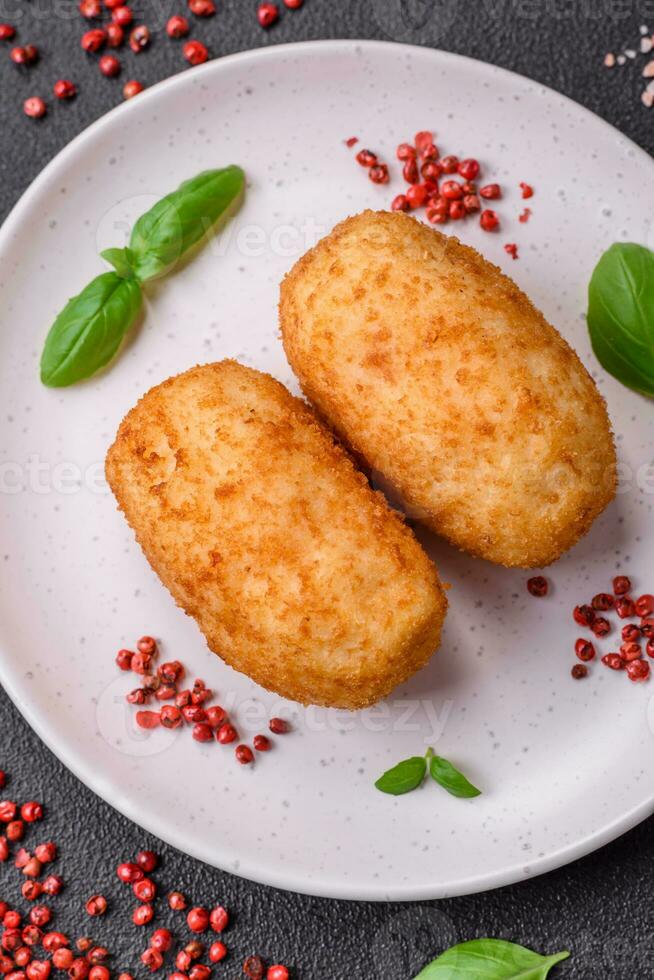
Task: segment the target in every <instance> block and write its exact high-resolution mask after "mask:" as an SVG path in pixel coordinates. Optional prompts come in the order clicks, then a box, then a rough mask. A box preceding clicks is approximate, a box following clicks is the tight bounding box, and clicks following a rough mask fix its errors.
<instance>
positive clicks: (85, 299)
mask: <svg viewBox="0 0 654 980" xmlns="http://www.w3.org/2000/svg"><path fill="white" fill-rule="evenodd" d="M141 302H142V297H141V287H140V286H139V284H138V282H136V280H134V279H122V278H121V277H120V276H119V275H118V274H117V273H115V272H105V273H104V274H103V275H101V276H98V277H97V278H96V279H94V280H93V281H92V282H90V283H89V284H88V286H87V287H86V289H84V290H82V292H81V293H80V294H79V295H78V296H74V297H73V299H71V300H69V301H68V303H67V304H66V306H65V307H64V309H63V310H62V311H61V313H60V314H59V316H58V317H57V319H56V320H55V322H54V323H53V325H52V327H51V328H50V332H49V334H48V336H47V338H46V342H45V347H44V349H43V354H42V356H41V381H42V382H43V384H44V385H48V386H49V387H50V388H61V387H64V386H65V385H71V384H73V383H74V382H75V381H81V380H82V379H83V378H88V377H90V376H91V375H92V374H95V372H96V371H98V370H99V369H100V368H101V367H104V365H105V364H107V363H108V362H109V361H110V360H111V359H112V357H113V356H114V354H115V353H116V351H117V350H118V348H119V347H120V344H121V342H122V340H123V337H124V336H125V334H126V333H127V331H128V330H129V328H130V327H131V326H132V324H133V323H134V320H135V319H136V317H137V315H138V312H139V310H140V308H141Z"/></svg>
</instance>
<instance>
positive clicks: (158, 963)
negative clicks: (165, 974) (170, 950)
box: [141, 948, 163, 973]
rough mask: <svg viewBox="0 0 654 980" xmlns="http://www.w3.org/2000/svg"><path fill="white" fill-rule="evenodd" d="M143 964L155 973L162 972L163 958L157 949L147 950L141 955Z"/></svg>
mask: <svg viewBox="0 0 654 980" xmlns="http://www.w3.org/2000/svg"><path fill="white" fill-rule="evenodd" d="M141 963H143V965H144V966H147V968H148V969H149V970H150V972H151V973H154V972H155V970H160V969H161V967H162V966H163V956H162V955H161V953H160V952H159V950H157V949H152V948H149V949H146V950H145V951H144V952H143V953H141Z"/></svg>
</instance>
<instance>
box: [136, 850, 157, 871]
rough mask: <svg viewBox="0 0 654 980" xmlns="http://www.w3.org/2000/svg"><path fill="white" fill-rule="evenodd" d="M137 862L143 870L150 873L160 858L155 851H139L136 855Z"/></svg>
mask: <svg viewBox="0 0 654 980" xmlns="http://www.w3.org/2000/svg"><path fill="white" fill-rule="evenodd" d="M136 863H137V865H138V866H139V868H140V869H141V870H142V871H145V873H146V874H150V872H151V871H154V869H155V868H156V867H157V865H158V864H159V858H158V857H157V855H156V854H155V853H154V851H139V852H138V854H137V855H136Z"/></svg>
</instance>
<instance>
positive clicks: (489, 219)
mask: <svg viewBox="0 0 654 980" xmlns="http://www.w3.org/2000/svg"><path fill="white" fill-rule="evenodd" d="M479 224H480V225H481V227H482V228H483V229H484V231H495V230H496V229H497V228H499V226H500V219H499V218H498V217H497V213H496V212H495V211H491V210H490V209H488V210H486V211H482V212H481V217H480V218H479Z"/></svg>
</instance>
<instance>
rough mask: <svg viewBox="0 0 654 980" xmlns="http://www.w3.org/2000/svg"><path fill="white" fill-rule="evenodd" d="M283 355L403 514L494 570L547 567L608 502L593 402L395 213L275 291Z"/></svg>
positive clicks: (459, 264)
mask: <svg viewBox="0 0 654 980" xmlns="http://www.w3.org/2000/svg"><path fill="white" fill-rule="evenodd" d="M280 317H281V328H282V338H283V342H284V347H285V350H286V354H287V356H288V359H289V361H290V362H291V365H292V367H293V369H294V371H295V373H296V374H297V376H298V378H299V380H300V383H301V385H302V388H303V390H304V392H305V394H306V395H307V396H308V398H309V399H310V400H311V402H312V403H313V404H314V406H315V407H316V408H317V410H318V411H319V413H320V414H321V415H322V417H323V418H324V419H325V420H326V421H327V422H328V423H329V424H330V425H331V426H333V428H334V429H335V431H336V432H337V433H338V434H339V435H340V437H341V439H342V440H343V441H344V442H345V443H346V444H347V445H348V446H349V447H350V448H351V450H352V451H353V452H354V453H355V454H357V456H359V457H361V458H362V459H363V460H364V461H365V462H366V464H367V465H368V467H369V468H370V469H371V470H372V472H373V475H374V473H375V472H377V473H379V474H382V475H383V478H384V480H386V481H388V482H390V484H391V485H392V486H393V487H394V488H395V490H396V491H397V492H399V494H400V495H401V498H402V500H403V503H404V506H405V507H406V510H407V513H408V514H409V515H410V516H411V517H415V518H417V519H418V520H420V521H423V522H424V523H425V524H426V525H427V526H428V527H430V528H431V529H432V530H434V531H436V532H437V533H438V534H441V535H443V536H444V537H445V538H447V539H448V540H449V541H450V542H452V543H453V544H454V545H457V546H458V547H459V548H461V549H463V550H465V551H468V552H470V553H471V554H473V555H477V556H479V557H482V558H487V559H489V560H490V561H493V562H496V563H498V564H501V565H514V566H519V567H524V568H530V567H534V566H542V565H547V564H549V563H550V562H552V561H555V559H557V558H558V557H559V556H560V555H561V554H562V553H563V552H564V551H566V550H567V549H568V548H570V547H571V546H572V545H573V544H575V542H576V541H578V540H579V538H580V537H581V536H582V535H583V534H585V533H586V532H587V531H588V529H589V528H590V526H591V524H592V522H593V521H594V520H595V518H596V517H597V516H598V514H600V513H601V512H602V510H604V508H605V507H606V506H607V504H608V503H609V502H610V501H611V500H612V498H613V496H614V494H615V485H616V459H615V449H614V445H613V438H612V434H611V427H610V423H609V418H608V415H607V412H606V406H605V404H604V400H603V399H602V398H601V396H600V394H599V392H598V391H597V388H596V387H595V384H594V382H593V380H592V378H591V377H590V375H589V374H588V372H587V371H586V370H585V368H584V367H583V365H582V364H581V362H580V360H579V358H578V357H577V355H576V354H575V352H574V351H573V350H572V349H571V348H570V347H569V345H568V344H567V343H566V342H565V340H563V338H562V337H561V336H560V335H559V334H558V333H557V331H556V330H555V329H554V328H553V327H552V326H550V324H549V323H548V322H547V321H546V320H545V318H544V317H543V315H542V314H541V313H540V312H539V311H538V310H537V309H535V307H534V306H533V305H532V303H531V302H530V301H529V299H528V298H527V297H526V296H525V294H524V293H523V292H522V291H521V290H520V289H519V288H518V287H517V286H516V285H515V283H514V282H513V281H512V280H511V279H509V278H508V277H507V276H505V275H503V273H502V272H501V271H500V270H499V269H498V268H497V267H496V266H494V265H491V263H490V262H487V261H486V260H485V259H484V258H482V256H481V255H479V254H478V253H477V252H476V251H475V250H474V249H472V248H468V247H467V246H465V245H462V244H461V243H460V242H459V241H458V240H457V239H456V238H452V237H448V236H446V235H443V234H441V233H440V232H438V231H436V230H434V229H431V228H428V227H427V226H426V225H424V224H423V223H421V222H419V221H416V220H415V219H413V218H410V217H409V216H408V215H404V214H401V213H387V212H380V213H375V212H371V211H366V212H364V213H363V214H360V215H357V216H355V217H352V218H348V219H347V220H346V221H344V222H342V224H340V225H338V226H337V227H336V228H335V229H334V230H333V231H332V233H331V234H330V235H328V236H327V237H326V238H324V239H323V240H322V241H321V242H319V244H318V245H317V246H316V247H315V248H314V249H312V250H311V251H309V252H308V253H307V254H306V255H305V256H304V257H303V258H301V259H300V260H299V262H297V264H296V265H295V267H294V268H293V269H292V270H291V272H290V273H289V275H288V276H287V277H286V278H285V280H284V282H283V283H282V289H281V303H280Z"/></svg>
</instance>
